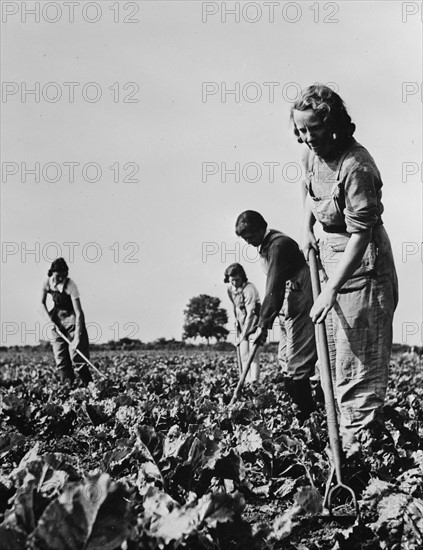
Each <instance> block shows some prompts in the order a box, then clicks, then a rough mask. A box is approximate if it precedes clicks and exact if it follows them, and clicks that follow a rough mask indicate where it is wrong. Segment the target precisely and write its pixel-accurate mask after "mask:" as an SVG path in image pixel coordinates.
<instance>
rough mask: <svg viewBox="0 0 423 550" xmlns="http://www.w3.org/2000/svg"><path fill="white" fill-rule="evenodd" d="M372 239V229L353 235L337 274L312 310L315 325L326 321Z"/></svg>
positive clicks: (335, 273) (334, 274) (311, 315)
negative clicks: (337, 297)
mask: <svg viewBox="0 0 423 550" xmlns="http://www.w3.org/2000/svg"><path fill="white" fill-rule="evenodd" d="M371 238H372V228H368V229H366V230H365V231H359V232H357V233H352V234H351V237H350V239H349V240H348V244H347V246H346V248H345V252H344V253H343V254H342V256H341V258H340V260H339V264H338V266H337V268H336V270H335V272H334V273H333V275H332V276H331V277H329V279H328V281H327V283H326V285H325V288H324V289H323V290H322V292H321V293H320V295H319V296H318V297H317V300H316V301H315V302H314V304H313V307H312V308H311V311H310V317H311V319H312V321H313V323H322V322H323V321H324V320H325V318H326V316H327V314H328V312H329V311H330V309H331V308H332V307H333V305H334V303H335V300H336V295H337V293H338V291H339V290H340V289H341V287H342V285H343V284H344V283H345V282H346V281H348V279H349V278H350V277H351V275H352V274H353V273H354V271H355V270H356V269H357V268H358V266H359V265H360V262H361V259H362V258H363V255H364V253H365V251H366V248H367V246H368V244H369V243H370V240H371Z"/></svg>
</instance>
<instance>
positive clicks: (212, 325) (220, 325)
mask: <svg viewBox="0 0 423 550" xmlns="http://www.w3.org/2000/svg"><path fill="white" fill-rule="evenodd" d="M219 306H220V300H219V298H214V297H213V296H208V295H207V294H200V295H199V296H195V297H194V298H191V300H190V301H189V302H188V305H187V309H186V310H185V311H184V315H185V322H184V333H183V335H182V338H183V339H184V340H186V339H187V338H197V336H200V337H202V338H205V339H206V340H207V343H208V344H209V343H210V338H216V340H217V341H218V342H219V341H220V340H226V337H227V336H228V334H229V331H228V330H226V328H225V326H224V325H226V323H227V322H228V314H227V312H226V310H225V309H223V308H221V307H219Z"/></svg>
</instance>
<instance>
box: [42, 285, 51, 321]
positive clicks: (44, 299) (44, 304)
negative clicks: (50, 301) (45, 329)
mask: <svg viewBox="0 0 423 550" xmlns="http://www.w3.org/2000/svg"><path fill="white" fill-rule="evenodd" d="M47 294H48V293H47V289H46V288H45V287H43V291H42V295H41V305H42V308H41V311H42V313H43V315H44V317H47V319H48V320H49V321H51V316H50V313H49V310H48V307H47Z"/></svg>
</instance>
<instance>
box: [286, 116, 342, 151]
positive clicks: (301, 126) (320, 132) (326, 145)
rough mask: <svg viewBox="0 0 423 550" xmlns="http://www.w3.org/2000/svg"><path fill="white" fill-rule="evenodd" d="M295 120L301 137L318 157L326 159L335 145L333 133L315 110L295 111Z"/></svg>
mask: <svg viewBox="0 0 423 550" xmlns="http://www.w3.org/2000/svg"><path fill="white" fill-rule="evenodd" d="M293 118H294V123H295V126H296V127H297V130H298V132H299V134H300V135H299V137H300V138H301V139H302V140H303V142H304V143H305V144H306V145H307V147H309V148H310V149H311V150H312V151H313V152H314V153H316V155H317V156H319V157H324V156H325V155H327V154H328V153H329V152H330V151H331V150H332V149H333V147H334V145H335V140H334V139H333V133H332V131H331V130H330V129H329V128H328V127H327V126H326V125H325V123H324V122H323V121H322V120H321V119H320V118H319V117H318V116H317V115H316V113H315V112H314V111H313V109H307V110H306V111H297V110H296V109H294V112H293Z"/></svg>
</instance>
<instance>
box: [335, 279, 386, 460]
mask: <svg viewBox="0 0 423 550" xmlns="http://www.w3.org/2000/svg"><path fill="white" fill-rule="evenodd" d="M363 284H364V286H363V288H360V289H356V290H351V291H350V292H347V293H344V294H339V295H338V299H337V302H336V304H335V307H334V314H333V319H334V328H335V339H336V392H337V399H338V404H339V408H340V411H341V419H340V428H341V434H342V440H343V447H344V450H345V451H346V452H348V451H349V449H350V448H351V447H352V445H353V443H354V442H355V440H356V437H357V434H358V433H359V432H360V430H362V429H363V428H364V427H366V426H368V425H369V424H370V423H372V422H373V421H374V420H377V419H378V417H379V416H380V413H381V409H382V406H383V403H384V399H385V395H386V389H387V384H388V370H389V361H390V352H391V345H392V318H393V312H394V308H391V307H389V305H388V306H387V305H386V302H387V301H386V300H385V299H384V294H386V290H387V289H386V288H383V286H384V285H380V284H378V282H377V281H376V280H374V279H372V278H370V277H368V278H367V279H366V280H365V281H364V283H363ZM385 286H386V285H385ZM388 286H389V285H388ZM384 302H385V303H384ZM388 302H389V301H388Z"/></svg>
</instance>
